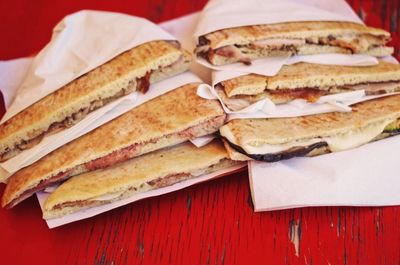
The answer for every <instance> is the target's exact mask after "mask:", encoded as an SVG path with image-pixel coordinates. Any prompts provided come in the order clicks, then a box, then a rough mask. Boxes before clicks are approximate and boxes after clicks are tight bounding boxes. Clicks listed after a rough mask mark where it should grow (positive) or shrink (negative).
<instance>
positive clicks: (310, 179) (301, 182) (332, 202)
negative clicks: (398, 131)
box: [249, 136, 400, 211]
mask: <svg viewBox="0 0 400 265" xmlns="http://www.w3.org/2000/svg"><path fill="white" fill-rule="evenodd" d="M399 150H400V137H399V136H395V137H391V138H387V139H384V140H380V141H377V142H374V143H369V144H367V145H364V146H361V147H359V148H356V149H353V150H348V151H342V152H338V153H332V154H326V155H322V156H317V157H304V158H294V159H290V160H286V161H281V162H276V163H263V162H253V161H252V162H249V179H250V187H251V193H252V197H253V204H254V209H255V211H272V210H280V209H288V208H296V207H308V206H384V205H399V204H400V193H399V190H400V179H399V176H398V175H399V174H398V157H399V155H400V151H399Z"/></svg>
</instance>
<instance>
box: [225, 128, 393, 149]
mask: <svg viewBox="0 0 400 265" xmlns="http://www.w3.org/2000/svg"><path fill="white" fill-rule="evenodd" d="M392 122H393V120H384V121H382V122H379V123H375V124H371V125H368V126H366V127H364V128H360V129H358V130H355V131H351V132H348V133H343V134H338V135H334V136H327V137H316V138H311V139H304V140H298V141H293V142H288V143H284V144H265V143H261V144H258V143H253V144H245V145H242V146H241V147H242V148H243V150H244V151H246V153H248V154H273V153H278V152H282V151H286V150H288V149H290V148H292V147H306V146H309V145H311V144H314V143H317V142H326V143H327V144H328V146H329V149H330V150H331V151H332V152H337V151H343V150H347V149H351V148H355V147H358V146H360V145H363V144H366V143H368V142H370V141H371V140H373V139H374V138H375V137H377V136H378V135H379V134H381V133H382V132H383V130H384V128H385V127H386V126H387V125H388V124H390V123H392ZM220 133H221V135H222V136H224V137H225V138H226V139H228V140H229V141H230V142H231V143H233V144H236V145H238V144H237V143H236V141H235V137H234V136H233V134H232V132H231V130H230V129H229V127H228V126H224V127H222V128H221V130H220Z"/></svg>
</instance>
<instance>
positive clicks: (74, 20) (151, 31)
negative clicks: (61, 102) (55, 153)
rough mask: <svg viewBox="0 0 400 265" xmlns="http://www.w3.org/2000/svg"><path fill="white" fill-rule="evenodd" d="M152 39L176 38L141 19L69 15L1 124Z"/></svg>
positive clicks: (91, 13)
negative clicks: (98, 67) (78, 78)
mask: <svg viewBox="0 0 400 265" xmlns="http://www.w3.org/2000/svg"><path fill="white" fill-rule="evenodd" d="M153 40H175V38H174V37H173V36H172V35H170V34H169V33H167V32H166V31H164V30H163V29H161V28H160V27H158V26H157V25H155V24H153V23H152V22H150V21H148V20H146V19H143V18H139V17H134V16H129V15H124V14H119V13H112V12H102V11H87V10H85V11H80V12H77V13H74V14H71V15H69V16H66V17H65V18H64V19H63V20H62V21H61V22H59V23H58V24H57V25H56V26H55V28H54V29H53V35H52V37H51V40H50V42H49V43H48V44H47V45H46V47H44V48H43V49H42V50H41V51H40V53H39V54H38V55H37V56H36V57H35V58H34V60H33V62H32V64H31V67H30V68H29V70H28V72H27V75H26V77H25V79H24V81H23V82H22V84H21V86H20V88H19V89H18V95H17V96H16V97H15V98H14V101H13V102H12V104H11V106H10V107H9V108H8V110H7V113H6V114H5V115H4V117H3V119H2V120H1V122H4V121H6V120H8V119H9V118H10V117H12V116H14V115H15V114H17V113H18V112H20V111H21V110H23V109H25V108H27V107H28V106H30V105H32V104H33V103H35V102H37V101H38V100H40V99H42V98H44V97H45V96H47V95H49V94H51V93H52V92H54V91H55V90H57V89H59V88H60V87H62V86H64V85H65V84H67V83H69V82H71V81H72V80H74V79H76V78H77V77H79V76H81V75H83V74H85V73H87V72H89V71H90V70H92V69H94V68H96V67H97V66H99V65H102V64H104V63H105V62H107V61H109V60H110V59H112V58H114V57H115V56H117V55H119V54H121V53H122V52H124V51H127V50H129V49H131V48H133V47H135V46H138V45H140V44H143V43H145V42H149V41H153Z"/></svg>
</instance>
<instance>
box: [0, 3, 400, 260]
mask: <svg viewBox="0 0 400 265" xmlns="http://www.w3.org/2000/svg"><path fill="white" fill-rule="evenodd" d="M205 2H206V1H205V0H197V1H186V0H165V1H162V0H140V1H139V0H136V1H129V2H128V1H123V0H113V1H107V0H85V1H78V0H73V1H72V0H69V1H61V0H53V1H44V0H36V1H31V0H13V1H5V0H2V1H1V2H0V17H1V23H0V36H1V41H0V59H1V60H5V59H12V58H17V57H23V56H28V55H31V54H33V53H35V52H37V51H38V50H39V49H40V48H41V47H43V45H44V44H45V43H46V42H47V41H48V39H49V37H50V35H51V28H52V27H53V26H54V25H55V24H56V23H57V22H58V21H59V20H60V19H61V18H62V17H63V16H65V15H66V14H68V13H72V12H74V11H77V10H81V9H98V10H109V11H118V12H124V13H128V14H133V15H138V16H144V17H147V18H149V19H151V20H153V21H155V22H161V21H165V20H168V19H172V18H175V17H178V16H181V15H184V14H187V13H190V12H194V11H197V10H200V9H201V8H202V7H203V6H204V4H205ZM349 3H350V4H351V5H352V6H353V7H354V9H355V10H356V11H357V12H358V14H360V16H361V17H362V18H363V19H364V20H365V21H366V23H367V24H368V25H371V26H377V27H383V28H385V29H386V30H390V31H391V32H392V36H393V45H394V46H395V47H396V57H397V58H399V55H400V53H399V47H400V42H399V37H398V36H399V33H400V23H399V20H400V10H399V9H400V2H399V0H392V1H390V0H386V1H374V0H368V1H367V0H350V1H349ZM0 105H2V104H0ZM3 113H4V107H3V106H1V108H0V116H1V115H2V114H3ZM3 190H4V185H1V186H0V193H2V192H3ZM399 250H400V207H379V208H372V207H364V208H356V207H318V208H317V207H315V208H305V209H295V210H285V211H276V212H268V213H254V212H253V208H252V202H251V198H250V191H249V183H248V179H247V173H246V172H242V173H237V174H235V175H232V176H228V177H225V178H222V179H219V180H216V181H212V182H209V183H204V184H200V185H197V186H194V187H190V188H187V189H185V190H182V191H179V192H175V193H172V194H168V195H164V196H161V197H156V198H151V199H146V200H143V201H140V202H136V203H133V204H131V205H128V206H125V207H121V208H119V209H115V210H113V211H110V212H107V213H104V214H102V215H99V216H97V217H94V218H91V219H88V220H84V221H80V222H77V223H73V224H69V225H66V226H63V227H60V228H56V229H53V230H49V229H48V228H47V226H46V224H45V222H44V221H43V220H42V218H41V212H40V209H39V205H38V203H37V201H36V198H31V199H29V200H27V201H25V202H23V203H22V204H21V205H20V206H18V207H16V208H15V209H13V210H11V211H7V210H4V209H0V264H81V263H84V264H86V263H87V264H253V263H262V264H400V251H399Z"/></svg>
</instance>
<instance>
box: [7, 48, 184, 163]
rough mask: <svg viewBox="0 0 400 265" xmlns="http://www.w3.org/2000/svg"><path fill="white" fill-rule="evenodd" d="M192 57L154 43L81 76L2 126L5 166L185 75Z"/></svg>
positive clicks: (181, 51) (121, 55)
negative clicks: (122, 101)
mask: <svg viewBox="0 0 400 265" xmlns="http://www.w3.org/2000/svg"><path fill="white" fill-rule="evenodd" d="M190 60H191V59H190V55H189V54H188V53H187V52H186V51H184V50H183V49H181V48H180V46H179V43H177V42H175V41H151V42H147V43H144V44H142V45H139V46H137V47H135V48H133V49H131V50H128V51H126V52H124V53H122V54H120V55H118V56H117V57H115V58H113V59H112V60H110V61H108V62H107V63H105V64H103V65H101V66H99V67H97V68H95V69H94V70H92V71H90V72H88V73H87V74H85V75H83V76H80V77H79V78H77V79H75V80H73V81H72V82H70V83H68V84H67V85H65V86H63V87H61V88H60V89H58V90H56V91H55V92H54V93H52V94H50V95H48V96H46V97H45V98H43V99H41V100H40V101H38V102H36V103H34V104H33V105H31V106H29V107H28V108H26V109H25V110H23V111H21V112H20V113H18V114H17V115H15V116H13V117H12V118H10V119H9V120H7V121H6V122H4V123H3V124H1V125H0V162H2V161H6V160H8V159H10V158H12V157H14V156H16V155H17V154H18V153H20V152H21V151H23V150H25V149H28V148H31V147H33V146H35V145H36V144H38V143H39V142H40V141H41V140H42V139H43V137H45V136H46V135H48V134H51V133H55V132H57V131H60V130H63V129H65V128H68V127H70V126H72V125H74V124H75V123H77V122H79V121H80V120H82V119H83V118H84V117H85V116H86V115H87V114H88V113H90V112H92V111H94V110H96V109H98V108H100V107H102V106H104V105H105V104H107V103H109V102H111V101H114V100H115V99H117V98H120V97H122V96H124V95H127V94H129V93H131V92H134V91H140V92H142V93H145V92H146V91H147V89H148V88H149V84H150V83H154V82H157V81H160V80H162V79H165V78H167V77H170V76H173V75H176V74H178V73H181V72H184V71H186V70H187V69H188V68H189V64H190Z"/></svg>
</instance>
